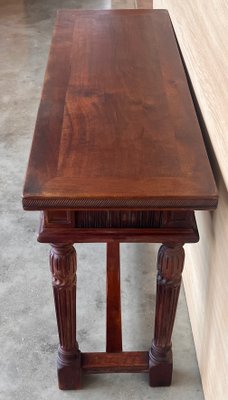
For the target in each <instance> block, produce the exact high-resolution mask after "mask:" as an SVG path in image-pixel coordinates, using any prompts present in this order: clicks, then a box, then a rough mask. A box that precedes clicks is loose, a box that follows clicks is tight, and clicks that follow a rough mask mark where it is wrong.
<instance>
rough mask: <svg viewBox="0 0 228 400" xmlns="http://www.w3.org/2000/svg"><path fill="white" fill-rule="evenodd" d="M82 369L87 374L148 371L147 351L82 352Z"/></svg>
mask: <svg viewBox="0 0 228 400" xmlns="http://www.w3.org/2000/svg"><path fill="white" fill-rule="evenodd" d="M82 370H83V372H85V373H87V374H100V373H104V372H148V371H149V358H148V352H147V351H128V352H127V351H125V352H123V353H82Z"/></svg>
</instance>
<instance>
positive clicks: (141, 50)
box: [23, 10, 217, 210]
mask: <svg viewBox="0 0 228 400" xmlns="http://www.w3.org/2000/svg"><path fill="white" fill-rule="evenodd" d="M216 203H217V194H216V187H215V184H214V180H213V176H212V173H211V169H210V165H209V162H208V158H207V154H206V151H205V148H204V144H203V139H202V135H201V132H200V128H199V124H198V121H197V118H196V114H195V111H194V106H193V102H192V98H191V95H190V92H189V88H188V84H187V80H186V76H185V72H184V68H183V65H182V62H181V58H180V55H179V52H178V48H177V44H176V41H175V37H174V33H173V30H172V25H171V21H170V18H169V15H168V13H167V11H164V10H104V11H78V10H77V11H75V10H63V11H60V12H59V13H58V16H57V22H56V26H55V31H54V35H53V40H52V45H51V50H50V55H49V61H48V67H47V71H46V76H45V83H44V87H43V92H42V98H41V103H40V108H39V112H38V117H37V123H36V128H35V135H34V140H33V145H32V150H31V156H30V161H29V167H28V172H27V177H26V181H25V187H24V195H23V205H24V208H25V209H33V210H35V209H41V210H43V209H47V208H48V209H50V208H59V209H73V208H94V207H95V208H105V207H107V208H143V207H146V208H161V207H162V208H185V209H186V208H194V209H197V208H200V209H204V208H214V207H215V206H216Z"/></svg>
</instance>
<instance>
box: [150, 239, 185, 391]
mask: <svg viewBox="0 0 228 400" xmlns="http://www.w3.org/2000/svg"><path fill="white" fill-rule="evenodd" d="M183 266H184V249H183V246H182V244H165V245H162V246H161V247H160V249H159V252H158V260H157V268H158V273H157V298H156V315H155V330H154V340H153V342H152V346H151V349H150V352H149V367H150V374H149V379H150V385H151V386H169V385H170V384H171V380H172V370H173V362H172V343H171V336H172V331H173V325H174V320H175V315H176V308H177V302H178V297H179V292H180V285H181V274H182V271H183Z"/></svg>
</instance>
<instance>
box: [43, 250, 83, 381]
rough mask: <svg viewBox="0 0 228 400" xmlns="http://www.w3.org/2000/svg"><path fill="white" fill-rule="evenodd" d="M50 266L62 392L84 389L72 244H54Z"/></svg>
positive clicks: (74, 256)
mask: <svg viewBox="0 0 228 400" xmlns="http://www.w3.org/2000/svg"><path fill="white" fill-rule="evenodd" d="M50 267H51V272H52V285H53V292H54V300H55V310H56V318H57V325H58V331H59V343H60V345H59V350H58V359H57V367H58V379H59V388H60V389H79V388H80V387H81V368H80V364H81V361H80V351H79V349H78V343H77V341H76V252H75V249H74V247H73V246H72V245H68V244H67V245H65V244H60V245H56V244H53V245H52V248H51V251H50Z"/></svg>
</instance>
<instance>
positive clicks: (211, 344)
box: [154, 0, 228, 400]
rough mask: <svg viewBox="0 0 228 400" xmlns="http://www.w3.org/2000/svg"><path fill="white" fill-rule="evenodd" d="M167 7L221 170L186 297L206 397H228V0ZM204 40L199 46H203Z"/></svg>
mask: <svg viewBox="0 0 228 400" xmlns="http://www.w3.org/2000/svg"><path fill="white" fill-rule="evenodd" d="M154 5H155V6H156V7H161V8H167V9H168V10H169V12H170V15H171V19H172V22H173V25H174V28H175V32H176V35H177V40H178V42H179V45H180V48H181V51H182V53H183V56H184V59H185V62H186V65H187V69H188V72H189V75H190V79H191V81H192V84H193V88H194V91H195V93H196V97H197V101H198V103H199V106H200V109H201V113H202V115H203V119H204V124H205V132H204V136H205V138H208V139H207V142H211V144H210V145H209V146H208V148H209V149H210V161H211V163H212V167H213V170H214V173H215V176H216V181H217V186H218V192H219V203H218V208H217V210H216V211H215V212H213V213H209V212H197V213H196V218H197V225H198V228H199V233H200V238H201V240H200V242H199V243H198V244H197V245H196V246H194V248H191V246H188V245H186V246H185V250H186V261H185V270H184V273H183V280H184V287H185V293H186V299H187V304H188V309H189V315H190V319H191V325H192V330H193V335H194V341H195V347H196V354H197V359H198V365H199V369H200V374H201V379H202V384H203V390H204V396H205V399H206V400H214V399H216V400H224V399H225V398H228V379H227V369H228V357H227V350H226V349H227V348H228V335H227V332H228V319H227V315H228V314H227V298H228V285H227V284H226V278H225V279H224V277H226V275H227V259H228V247H227V242H228V192H227V188H228V164H227V153H228V139H227V138H228V136H227V130H228V113H227V103H228V101H227V93H228V92H227V87H228V81H227V80H228V77H227V59H228V47H227V37H228V24H227V21H228V3H227V1H224V0H212V1H210V2H208V1H206V0H194V1H189V2H183V1H180V0H177V1H175V2H174V1H172V0H163V1H161V0H155V1H154ZM199 40H200V46H199Z"/></svg>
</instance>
